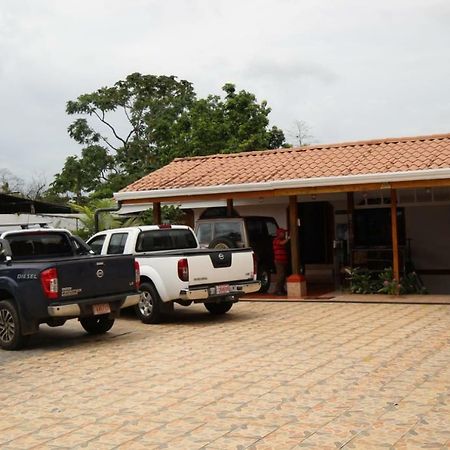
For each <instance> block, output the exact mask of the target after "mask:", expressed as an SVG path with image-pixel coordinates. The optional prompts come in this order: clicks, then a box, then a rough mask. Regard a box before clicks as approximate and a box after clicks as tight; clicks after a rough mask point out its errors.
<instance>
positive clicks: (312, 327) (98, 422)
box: [0, 302, 450, 450]
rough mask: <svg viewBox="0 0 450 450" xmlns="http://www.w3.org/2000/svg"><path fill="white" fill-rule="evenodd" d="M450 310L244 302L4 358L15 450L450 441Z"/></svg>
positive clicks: (254, 449)
mask: <svg viewBox="0 0 450 450" xmlns="http://www.w3.org/2000/svg"><path fill="white" fill-rule="evenodd" d="M449 342H450V307H449V305H420V304H367V303H361V304H356V303H307V302H301V303H297V302H284V303H283V302H278V303H275V302H241V303H238V304H236V305H235V306H234V307H233V309H232V310H231V311H230V313H229V314H227V315H226V316H224V317H214V316H212V315H210V314H209V313H207V312H206V311H205V309H204V308H203V307H202V306H201V305H195V306H193V307H189V308H181V307H180V308H179V307H176V308H175V312H174V314H173V316H171V317H170V318H168V319H167V320H166V321H165V322H164V323H162V324H160V325H154V326H152V325H144V324H142V323H141V322H139V321H138V320H136V319H135V318H134V317H133V316H132V315H129V316H128V315H125V317H123V318H122V319H120V320H118V321H117V323H116V324H115V325H114V327H113V329H112V330H111V332H109V333H107V334H106V335H104V336H95V337H92V336H88V335H86V334H85V333H84V332H83V330H82V329H81V327H80V326H79V324H78V323H77V322H76V321H69V322H68V323H67V324H66V325H65V326H64V327H62V328H55V329H51V328H49V327H46V326H41V332H40V334H39V335H37V336H33V337H32V339H31V343H30V346H29V347H28V348H27V349H25V350H23V351H21V352H4V351H2V352H0V376H1V379H2V389H1V392H0V408H1V410H2V414H1V415H0V447H1V448H2V450H3V449H24V448H27V449H28V448H35V449H44V448H45V449H64V448H67V449H74V448H75V449H91V448H95V449H96V450H102V449H110V448H111V449H112V448H115V449H121V450H128V449H130V450H134V449H136V450H139V449H140V448H145V449H150V450H156V449H158V450H162V449H180V450H185V449H186V450H190V449H193V450H194V449H203V450H207V449H215V450H218V449H220V450H224V449H244V448H248V449H251V450H271V449H276V450H280V449H281V450H284V449H292V448H296V449H300V448H315V449H320V450H323V449H326V448H330V449H337V448H345V449H347V448H348V449H370V448H389V449H410V448H411V449H416V448H417V449H420V448H449V442H450V432H449V427H448V424H449V423H450V406H449V405H450V346H449V345H448V344H449Z"/></svg>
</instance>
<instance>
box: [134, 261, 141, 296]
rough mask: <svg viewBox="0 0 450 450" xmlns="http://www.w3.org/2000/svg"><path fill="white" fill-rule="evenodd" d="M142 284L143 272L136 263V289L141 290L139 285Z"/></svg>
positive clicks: (135, 262)
mask: <svg viewBox="0 0 450 450" xmlns="http://www.w3.org/2000/svg"><path fill="white" fill-rule="evenodd" d="M140 284H141V270H140V268H139V263H138V262H137V261H136V260H135V261H134V285H135V287H136V289H139V285H140Z"/></svg>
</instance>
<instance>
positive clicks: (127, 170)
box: [51, 73, 284, 201]
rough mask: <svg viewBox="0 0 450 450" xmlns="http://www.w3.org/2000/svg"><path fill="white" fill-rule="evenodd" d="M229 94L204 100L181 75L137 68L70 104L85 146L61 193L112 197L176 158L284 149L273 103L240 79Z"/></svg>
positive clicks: (69, 162) (62, 176) (60, 184)
mask: <svg viewBox="0 0 450 450" xmlns="http://www.w3.org/2000/svg"><path fill="white" fill-rule="evenodd" d="M223 90H224V92H225V98H224V99H222V98H221V97H220V96H215V95H210V96H208V97H207V98H205V99H197V97H196V94H195V92H194V89H193V87H192V84H191V83H190V82H188V81H186V80H178V79H177V78H176V77H174V76H155V75H141V74H139V73H133V74H131V75H129V76H127V77H126V79H125V80H121V81H118V82H117V83H115V84H114V85H113V86H112V87H103V88H101V89H99V90H97V91H95V92H93V93H91V94H83V95H80V96H79V97H78V98H77V99H76V100H75V101H69V102H67V108H66V111H67V113H68V114H69V115H77V116H81V117H77V118H76V119H75V120H74V122H73V123H72V124H71V125H70V126H69V128H68V131H69V135H70V136H71V137H72V138H73V139H75V140H76V141H77V142H78V143H79V144H81V145H83V146H84V148H83V150H82V152H81V156H80V157H78V156H70V157H68V158H67V159H66V162H65V165H64V167H63V169H62V171H61V172H60V173H58V174H57V175H56V176H55V180H54V181H53V183H52V185H51V187H52V191H53V192H59V193H66V192H70V193H72V194H73V195H75V197H76V198H77V201H81V198H82V197H83V196H85V195H86V194H89V195H90V196H91V197H94V198H100V197H108V196H111V195H112V193H113V192H115V191H117V190H119V189H121V188H122V187H124V186H126V185H127V184H129V183H131V182H132V181H134V180H136V179H138V178H140V177H142V176H144V175H146V174H147V173H149V172H151V171H153V170H155V169H157V168H159V167H161V166H163V165H165V164H168V163H169V162H170V161H172V160H173V159H174V158H176V157H184V156H193V155H205V154H206V155H208V154H213V153H219V152H238V151H243V150H261V149H267V148H275V147H279V146H281V145H282V144H283V143H284V134H283V132H282V131H281V130H280V129H278V128H277V127H272V128H271V129H268V124H269V119H268V115H269V113H270V108H268V107H267V102H265V101H263V102H261V103H258V102H257V100H256V97H255V96H254V95H253V94H251V93H249V92H247V91H239V92H237V91H236V88H235V86H234V85H233V84H230V83H229V84H226V85H225V86H224V87H223Z"/></svg>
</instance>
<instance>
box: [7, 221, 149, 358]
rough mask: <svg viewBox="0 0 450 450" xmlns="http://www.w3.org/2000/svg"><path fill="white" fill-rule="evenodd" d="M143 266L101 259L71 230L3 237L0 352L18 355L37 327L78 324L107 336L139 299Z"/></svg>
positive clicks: (127, 257) (15, 233) (25, 231)
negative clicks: (15, 351)
mask: <svg viewBox="0 0 450 450" xmlns="http://www.w3.org/2000/svg"><path fill="white" fill-rule="evenodd" d="M139 278H140V275H139V265H138V263H137V262H136V261H135V259H134V257H133V256H131V255H111V256H97V255H93V254H91V252H90V251H89V248H88V246H87V245H86V244H84V243H83V241H81V240H80V239H79V238H77V237H76V236H73V235H72V234H71V233H70V232H68V231H67V230H59V229H43V228H42V229H23V230H14V231H6V232H3V233H1V234H0V347H2V348H3V349H5V350H16V349H19V348H21V347H23V346H24V345H25V344H26V341H27V338H28V337H29V336H30V335H32V334H34V333H37V332H38V330H39V325H40V324H41V323H46V324H48V325H49V326H61V325H63V324H64V323H65V322H66V321H67V320H69V319H75V318H76V319H78V320H79V321H80V323H81V326H82V327H83V328H84V329H85V330H86V331H87V332H88V333H91V334H100V333H106V332H107V331H108V330H110V329H111V327H112V326H113V324H114V320H115V318H116V317H118V315H119V313H120V310H121V309H122V308H125V307H128V306H133V305H136V304H137V303H138V302H139V299H140V293H139V291H138V288H139Z"/></svg>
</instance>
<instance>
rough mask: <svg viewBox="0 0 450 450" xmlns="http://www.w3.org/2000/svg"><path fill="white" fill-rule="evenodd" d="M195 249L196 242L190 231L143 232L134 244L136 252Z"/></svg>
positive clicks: (173, 229)
mask: <svg viewBox="0 0 450 450" xmlns="http://www.w3.org/2000/svg"><path fill="white" fill-rule="evenodd" d="M185 248H197V241H196V240H195V237H194V235H193V234H192V232H191V231H190V230H186V229H175V228H171V229H165V230H149V231H143V232H142V233H141V234H140V235H139V237H138V240H137V242H136V251H137V252H153V251H161V250H175V249H185Z"/></svg>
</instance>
